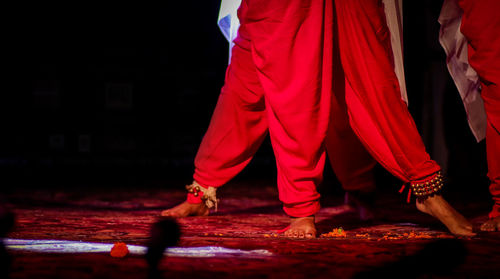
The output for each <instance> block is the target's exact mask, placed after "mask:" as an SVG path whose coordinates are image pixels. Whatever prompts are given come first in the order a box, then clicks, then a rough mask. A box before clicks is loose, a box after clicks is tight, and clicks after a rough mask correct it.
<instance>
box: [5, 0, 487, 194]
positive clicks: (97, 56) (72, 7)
mask: <svg viewBox="0 0 500 279" xmlns="http://www.w3.org/2000/svg"><path fill="white" fill-rule="evenodd" d="M441 4H442V1H432V0H424V1H405V3H404V5H405V6H404V50H405V60H406V61H405V63H406V64H405V66H406V78H407V87H408V95H409V99H410V101H409V102H410V111H411V113H412V115H413V116H414V118H415V121H416V123H417V125H418V127H419V130H420V132H421V134H422V137H423V139H424V141H425V144H426V146H427V148H428V151H429V153H430V154H431V155H432V157H433V158H434V159H435V160H437V161H438V162H439V163H440V164H441V165H442V166H443V167H444V169H445V171H446V172H447V173H448V177H449V182H450V183H451V184H457V186H456V187H454V189H455V190H454V191H462V192H466V191H468V189H470V186H471V184H473V185H474V187H480V189H483V190H484V189H486V186H485V185H486V180H485V175H486V162H485V154H484V143H480V144H477V143H476V142H475V139H474V137H473V136H472V133H471V132H470V130H469V128H468V125H467V122H466V118H465V112H464V109H463V105H462V103H461V101H460V98H459V95H458V93H457V91H456V89H455V87H454V84H453V82H452V80H451V79H450V77H449V75H448V72H447V69H446V65H445V56H444V52H443V50H442V49H441V47H440V46H439V43H438V40H437V36H438V30H439V24H438V22H437V18H438V15H439V10H440V8H441ZM219 5H220V2H219V1H212V0H210V1H167V3H165V2H163V3H161V4H158V3H144V2H138V1H137V2H135V3H130V4H127V3H125V2H121V3H115V4H106V5H102V4H99V5H97V4H88V3H81V4H75V3H73V4H61V3H57V4H56V3H52V4H47V3H43V5H41V4H36V5H34V4H29V5H28V4H25V5H21V4H19V5H17V6H13V7H8V8H6V9H5V11H4V12H5V13H6V16H5V17H4V20H5V24H4V29H6V30H5V33H4V38H3V40H2V41H3V42H4V44H5V46H7V49H8V50H7V51H6V52H5V55H6V57H5V59H4V61H6V63H5V64H4V66H5V70H6V75H4V78H5V82H4V84H3V86H2V87H3V90H2V92H1V93H0V96H1V97H0V98H1V99H0V105H1V109H0V119H1V122H0V124H1V126H0V128H1V136H0V179H1V183H2V184H3V185H9V186H11V187H17V186H19V185H31V186H33V185H36V186H34V187H49V186H51V185H74V184H82V185H83V184H93V183H99V184H102V185H122V184H123V185H125V184H130V185H134V184H156V185H160V186H161V187H169V186H171V187H179V185H170V184H169V183H168V182H166V181H169V180H171V179H181V180H185V181H186V182H189V180H190V179H191V173H192V171H193V159H194V156H195V154H196V150H197V147H198V145H199V143H200V141H201V138H202V136H203V134H204V132H205V130H206V128H207V126H208V123H209V120H210V116H211V114H212V111H213V109H214V107H215V103H216V101H217V97H218V94H219V90H220V88H221V86H222V85H223V80H224V72H225V67H226V65H227V56H228V54H227V52H228V50H227V47H228V45H227V42H226V41H225V39H224V37H223V36H222V34H221V33H220V31H219V29H218V27H217V25H216V20H217V16H218V10H219ZM326 169H327V173H326V180H327V182H328V183H329V182H332V181H334V176H333V174H332V173H331V170H329V167H328V166H327V168H326ZM378 171H379V172H380V173H381V174H380V177H382V178H381V179H386V180H387V181H393V180H392V178H391V176H390V175H388V174H387V173H384V171H383V170H382V169H381V168H380V169H379V170H378ZM274 176H275V165H274V157H273V154H272V151H271V148H270V144H269V142H268V141H266V142H265V143H264V146H263V148H261V150H260V151H259V152H258V154H257V156H256V157H255V159H254V161H253V162H252V163H251V164H250V166H249V167H248V168H247V169H246V170H245V171H244V172H243V173H242V174H241V175H240V176H239V177H238V179H242V178H243V179H245V178H247V177H252V178H255V177H259V178H264V179H266V178H269V179H273V177H274ZM383 181H384V180H383ZM483 190H481V191H483Z"/></svg>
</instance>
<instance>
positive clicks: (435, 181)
mask: <svg viewBox="0 0 500 279" xmlns="http://www.w3.org/2000/svg"><path fill="white" fill-rule="evenodd" d="M410 187H411V190H412V191H413V194H414V195H415V196H416V197H417V199H418V201H420V202H422V201H424V200H426V199H427V198H428V197H432V196H434V195H435V194H438V193H439V192H440V191H441V189H442V188H443V175H442V174H441V171H438V172H436V173H435V174H434V175H433V176H432V178H431V179H426V180H424V181H417V182H411V183H410Z"/></svg>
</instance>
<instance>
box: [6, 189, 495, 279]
mask: <svg viewBox="0 0 500 279" xmlns="http://www.w3.org/2000/svg"><path fill="white" fill-rule="evenodd" d="M218 194H219V197H220V198H221V204H220V208H219V212H217V213H215V214H213V215H211V216H208V217H188V218H183V219H179V220H178V222H179V225H180V226H181V229H182V236H181V240H180V242H179V243H178V245H177V247H179V248H182V249H180V250H169V251H171V252H169V253H168V254H167V255H166V256H164V257H163V259H162V261H161V263H160V267H159V269H160V272H161V274H162V276H163V278H240V279H241V278H353V277H356V278H368V277H371V278H373V276H378V275H380V276H384V277H398V278H421V277H423V278H500V264H499V263H500V253H499V251H500V232H498V233H480V234H479V235H478V236H477V237H474V238H472V239H457V238H455V237H453V236H451V235H450V234H448V233H447V232H446V229H445V228H444V227H443V226H442V225H440V224H439V223H438V222H436V221H435V220H434V219H433V218H430V217H428V216H426V215H424V214H422V213H420V212H418V211H417V210H416V209H415V208H414V205H413V204H405V203H404V201H405V198H404V197H402V196H401V195H399V194H397V192H395V193H383V194H380V195H379V196H378V197H377V208H378V211H377V216H378V218H377V220H376V221H374V222H370V223H366V222H360V221H358V218H357V214H356V213H355V212H352V210H350V208H349V207H347V206H344V205H343V197H342V195H339V194H336V195H326V196H324V197H323V201H322V203H323V208H322V210H321V211H320V213H319V214H318V215H317V227H318V230H319V232H320V234H325V233H328V232H331V231H332V230H334V229H337V228H339V227H342V228H343V229H344V231H345V233H346V235H345V236H338V237H332V236H327V237H320V238H317V239H314V240H290V239H286V238H284V237H282V235H280V234H278V233H277V231H279V230H280V229H283V228H284V227H286V226H287V223H288V218H287V217H286V216H285V215H284V213H283V212H282V210H281V204H280V202H279V201H278V197H277V192H276V189H275V187H274V185H272V182H266V181H257V182H256V181H253V182H233V183H230V184H229V185H227V186H226V187H224V188H223V189H221V190H220V191H219V193H218ZM184 197H185V193H184V191H182V189H178V190H168V189H167V190H163V189H160V188H158V187H156V188H155V187H127V188H123V189H120V188H117V187H114V188H111V189H109V188H106V189H104V188H103V189H99V188H97V187H92V188H88V189H86V190H85V191H84V190H83V189H82V188H78V189H76V188H75V189H73V188H72V189H51V190H33V189H31V190H30V189H24V190H23V189H20V190H12V191H10V192H9V193H7V194H5V198H6V200H7V201H8V204H9V206H10V208H11V209H12V211H13V212H14V213H15V215H16V226H15V228H14V229H13V231H12V232H11V233H10V234H9V236H8V239H6V240H4V242H5V244H6V246H7V251H8V253H9V255H10V257H11V258H12V264H11V269H10V270H11V271H10V276H11V278H122V279H125V278H146V274H147V269H148V268H147V264H146V261H145V260H144V257H143V255H142V254H141V252H140V251H139V252H133V253H131V254H130V255H128V256H126V257H125V258H114V257H111V256H110V253H109V252H107V250H106V247H108V246H109V245H112V244H113V243H115V242H124V243H126V244H127V245H130V247H135V246H132V245H139V246H144V245H146V243H147V240H148V237H149V230H150V227H151V225H152V224H153V223H154V222H156V221H157V220H158V216H159V212H160V211H161V210H162V209H165V208H168V207H171V206H173V205H175V204H177V203H179V202H181V201H183V199H184ZM450 202H451V203H452V204H454V205H456V206H457V207H458V209H459V210H460V211H461V212H463V213H464V214H465V215H467V217H469V218H471V220H472V221H473V222H474V224H475V225H476V226H478V225H479V224H480V222H481V221H483V220H485V218H486V214H487V206H485V204H486V205H487V204H488V203H489V201H485V202H484V203H483V202H480V201H472V202H462V201H456V200H451V201H450ZM21 240H24V242H23V241H21ZM31 240H46V241H45V242H43V241H42V242H33V241H31ZM48 240H73V241H78V243H79V244H81V245H80V246H78V247H77V248H74V247H73V248H74V249H76V250H72V251H70V252H67V251H65V250H64V247H65V246H64V245H63V244H64V243H62V242H61V243H59V244H58V243H57V242H54V243H53V244H52V245H53V246H52V247H50V245H49V244H50V241H49V242H47V241H48ZM16 241H17V242H16ZM40 243H42V244H43V243H45V244H47V245H45V246H43V245H40ZM95 243H97V244H102V243H104V244H109V245H108V246H105V245H104V246H103V245H101V246H99V245H97V244H95ZM73 244H74V243H73ZM93 245H97V246H98V247H100V248H99V249H101V250H99V249H97V248H95V249H94V248H92V247H94V246H93ZM97 246H96V247H97ZM37 247H38V250H36V248H37ZM102 247H104V248H102ZM196 247H204V248H200V249H195V248H196ZM108 248H109V247H108ZM222 248H228V249H226V250H224V249H222ZM96 249H97V250H96ZM138 249H141V248H140V247H139V248H138ZM134 251H135V250H134ZM176 251H177V252H176ZM179 251H180V252H179ZM429 275H430V276H431V277H429ZM376 278H378V277H376Z"/></svg>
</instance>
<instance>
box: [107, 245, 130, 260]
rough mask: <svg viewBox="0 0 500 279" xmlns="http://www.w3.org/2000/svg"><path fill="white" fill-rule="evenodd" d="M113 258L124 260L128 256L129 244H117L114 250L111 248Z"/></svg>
mask: <svg viewBox="0 0 500 279" xmlns="http://www.w3.org/2000/svg"><path fill="white" fill-rule="evenodd" d="M110 254H111V257H113V258H123V257H125V256H126V255H128V248H127V244H125V243H123V242H115V245H113V248H111V253H110Z"/></svg>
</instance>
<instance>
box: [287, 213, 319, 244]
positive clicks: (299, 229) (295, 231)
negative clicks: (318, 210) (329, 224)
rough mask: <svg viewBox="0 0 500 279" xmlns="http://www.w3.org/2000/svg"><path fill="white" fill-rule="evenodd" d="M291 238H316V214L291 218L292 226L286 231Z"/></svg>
mask: <svg viewBox="0 0 500 279" xmlns="http://www.w3.org/2000/svg"><path fill="white" fill-rule="evenodd" d="M285 236H286V237H289V238H307V239H311V238H316V226H315V225H314V216H308V217H297V218H293V217H292V218H290V228H289V229H288V230H286V231H285Z"/></svg>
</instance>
